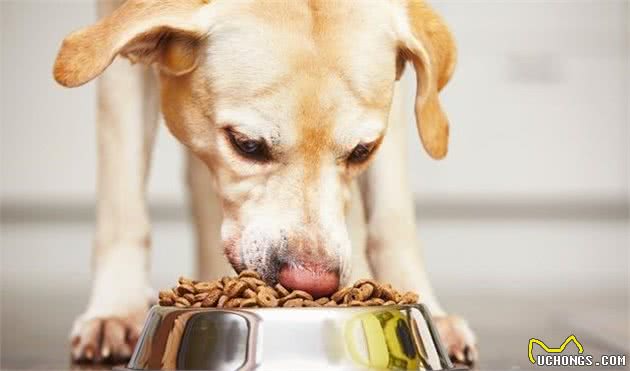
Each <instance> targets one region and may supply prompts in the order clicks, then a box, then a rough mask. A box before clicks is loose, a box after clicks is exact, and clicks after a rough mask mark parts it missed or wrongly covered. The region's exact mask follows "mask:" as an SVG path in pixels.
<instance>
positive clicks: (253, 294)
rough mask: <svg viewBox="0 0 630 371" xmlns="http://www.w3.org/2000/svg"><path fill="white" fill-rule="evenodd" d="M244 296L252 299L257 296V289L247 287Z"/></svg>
mask: <svg viewBox="0 0 630 371" xmlns="http://www.w3.org/2000/svg"><path fill="white" fill-rule="evenodd" d="M242 296H243V297H244V298H246V299H252V298H253V299H255V298H256V291H254V290H252V289H250V288H247V289H245V291H243V294H242Z"/></svg>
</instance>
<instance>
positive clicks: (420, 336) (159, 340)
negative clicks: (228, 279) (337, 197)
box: [122, 305, 454, 371]
mask: <svg viewBox="0 0 630 371" xmlns="http://www.w3.org/2000/svg"><path fill="white" fill-rule="evenodd" d="M159 369H162V370H257V371H258V370H274V371H277V370H291V371H295V370H323V369H326V370H454V368H453V365H452V364H451V362H450V361H449V359H448V355H447V354H446V352H445V351H444V349H443V347H442V345H441V344H440V341H439V338H438V334H437V331H436V329H435V328H434V326H433V324H432V323H431V317H430V315H429V313H428V311H427V310H426V308H425V307H424V306H423V305H394V306H386V307H349V308H327V307H326V308H300V309H291V308H261V309H216V308H198V309H181V308H174V307H168V308H166V307H157V306H156V307H153V308H152V309H151V311H150V312H149V314H148V316H147V320H146V323H145V326H144V330H143V332H142V335H141V337H140V340H139V341H138V344H137V346H136V349H135V351H134V353H133V356H132V357H131V360H130V361H129V364H128V365H127V368H126V369H122V370H159Z"/></svg>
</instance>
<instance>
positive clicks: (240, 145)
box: [227, 130, 269, 161]
mask: <svg viewBox="0 0 630 371" xmlns="http://www.w3.org/2000/svg"><path fill="white" fill-rule="evenodd" d="M227 135H228V138H229V139H230V143H232V146H233V147H234V148H235V149H236V150H237V151H238V152H239V153H240V154H241V155H242V156H243V157H246V158H248V159H252V160H256V161H267V160H269V149H268V148H267V144H266V143H265V141H264V140H256V139H251V138H248V137H246V136H244V135H243V134H241V133H237V132H235V131H233V130H227Z"/></svg>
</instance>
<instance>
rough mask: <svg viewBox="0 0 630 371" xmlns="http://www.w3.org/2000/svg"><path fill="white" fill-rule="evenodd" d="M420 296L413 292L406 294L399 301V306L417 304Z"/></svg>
mask: <svg viewBox="0 0 630 371" xmlns="http://www.w3.org/2000/svg"><path fill="white" fill-rule="evenodd" d="M418 299H419V296H418V294H416V293H413V292H406V293H405V294H404V295H403V296H402V298H401V299H400V300H399V301H398V304H415V303H417V302H418Z"/></svg>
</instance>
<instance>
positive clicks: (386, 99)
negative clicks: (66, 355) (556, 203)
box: [54, 0, 476, 362]
mask: <svg viewBox="0 0 630 371" xmlns="http://www.w3.org/2000/svg"><path fill="white" fill-rule="evenodd" d="M119 5H120V6H119ZM99 8H100V12H101V13H102V14H101V15H102V16H103V18H102V19H101V20H100V21H99V22H98V23H96V24H94V25H92V26H89V27H86V28H83V29H81V30H78V31H76V32H74V33H72V34H70V35H69V36H68V37H67V38H66V39H65V40H64V41H63V44H62V46H61V49H60V51H59V55H58V57H57V60H56V62H55V66H54V76H55V79H56V80H57V81H58V82H59V83H60V84H62V85H64V86H68V87H75V86H79V85H81V84H84V83H86V82H88V81H90V80H92V79H94V78H95V77H97V76H99V75H101V78H100V79H99V81H98V94H99V106H98V108H99V111H98V119H97V124H98V141H99V143H98V145H99V163H98V216H97V229H96V239H95V241H96V242H95V251H94V254H93V256H94V282H93V288H92V296H91V299H90V301H89V304H88V307H87V309H86V311H85V312H84V313H83V314H82V315H81V316H80V317H79V318H78V319H77V320H76V322H75V324H74V328H73V330H72V334H71V336H72V355H73V357H74V359H76V360H83V361H95V362H97V361H102V360H113V359H124V358H128V357H129V356H130V352H131V350H132V347H133V345H134V343H135V340H136V339H137V336H138V332H139V330H140V328H141V326H142V321H143V319H144V315H145V314H146V310H147V302H148V301H147V300H148V297H147V289H148V288H149V277H148V269H149V267H148V265H149V245H150V237H149V236H150V231H149V229H150V228H149V220H148V215H147V207H146V203H145V182H146V176H147V172H148V167H149V162H150V155H151V147H152V144H153V137H154V132H155V128H156V121H157V118H158V111H159V107H161V112H162V113H163V115H164V118H165V121H166V124H167V126H168V128H169V129H170V131H171V133H172V134H173V135H174V136H175V137H176V138H177V139H178V140H179V141H181V142H182V143H183V144H184V145H185V146H186V147H187V148H188V149H189V151H190V153H191V154H190V155H189V156H188V165H189V167H188V181H189V185H190V190H191V194H192V197H191V200H192V201H191V204H192V208H193V213H194V215H195V217H196V218H195V220H196V226H197V229H198V241H199V245H200V246H199V253H198V259H197V261H198V263H199V272H198V274H199V276H200V277H201V278H211V277H217V276H219V275H222V274H228V273H230V272H232V273H233V271H231V270H232V269H234V270H236V271H237V272H238V271H240V270H243V269H246V268H247V269H254V270H256V271H258V272H259V273H260V274H261V275H262V276H263V277H264V278H265V279H266V280H267V281H268V282H280V283H282V284H283V285H285V286H286V287H289V288H293V289H302V290H305V291H308V292H311V293H313V294H314V295H326V294H329V293H331V292H333V291H335V289H337V287H338V286H339V285H340V284H345V283H347V282H348V281H350V280H352V279H355V278H359V277H370V276H373V277H375V278H376V279H378V280H382V281H386V282H391V283H392V284H393V285H394V286H395V287H399V288H401V289H404V290H414V291H417V292H419V293H420V294H421V297H422V301H423V302H424V303H426V304H427V306H428V307H429V309H430V310H431V312H432V313H433V315H434V316H435V317H436V319H437V324H438V327H439V331H440V334H441V337H442V339H443V341H444V342H445V343H446V345H447V347H448V350H449V353H450V355H451V356H452V357H453V358H454V359H455V360H457V361H460V362H472V361H474V360H475V358H476V344H475V338H474V336H473V334H472V332H471V331H470V329H469V327H468V325H467V324H466V322H465V321H463V320H462V319H460V318H458V317H455V316H449V315H447V314H446V313H445V311H444V310H443V309H442V308H441V306H440V305H439V304H438V301H437V300H436V298H435V296H434V294H433V292H432V290H431V287H430V284H429V282H428V279H427V275H426V272H425V269H424V266H423V260H422V256H421V250H420V249H419V247H418V246H417V242H416V228H415V216H414V208H413V205H414V202H413V199H412V194H411V191H410V189H409V186H408V185H407V183H408V179H407V174H406V173H405V169H406V166H405V155H404V153H405V148H404V142H405V140H404V138H405V129H404V126H405V125H404V124H405V123H404V122H401V121H402V120H401V118H400V117H401V111H402V107H403V102H402V101H401V100H402V98H401V97H404V96H405V94H404V92H400V91H398V90H399V88H398V87H397V84H396V81H397V79H398V78H399V77H400V75H401V73H402V71H403V68H404V66H405V64H407V63H409V64H410V65H412V66H413V68H414V69H415V71H416V75H417V81H418V86H417V93H416V101H415V112H416V118H417V126H418V131H419V134H420V137H421V139H422V143H423V145H424V148H425V149H426V151H427V152H428V154H429V155H430V156H431V157H433V158H436V159H439V158H441V157H443V156H444V155H446V151H447V142H448V122H447V119H446V116H445V114H444V112H443V111H442V108H441V107H440V102H439V98H438V92H439V91H440V89H442V87H444V85H445V84H446V83H447V81H448V80H449V78H450V77H451V74H452V72H453V69H454V65H455V54H456V51H455V45H454V42H453V39H452V36H451V34H450V32H449V30H448V28H447V27H446V25H445V24H444V22H443V21H442V19H440V17H439V16H438V15H437V14H436V13H435V12H434V11H433V10H432V9H431V8H430V7H429V6H428V5H427V4H425V2H424V1H419V0H364V1H347V0H272V1H261V0H128V1H127V2H124V3H123V4H122V5H121V4H116V3H113V2H103V3H100V4H99ZM118 56H122V57H126V58H127V59H129V60H131V61H132V62H134V64H133V65H132V64H130V63H129V62H128V61H126V60H124V59H122V58H118V59H117V58H116V57H118ZM136 63H137V64H136ZM148 65H152V66H155V68H154V69H149V68H146V66H148ZM160 103H161V104H160ZM208 169H209V170H210V171H209V172H208ZM362 173H363V175H361V176H360V177H359V175H360V174H362ZM226 258H227V259H226ZM228 263H229V264H228Z"/></svg>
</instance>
